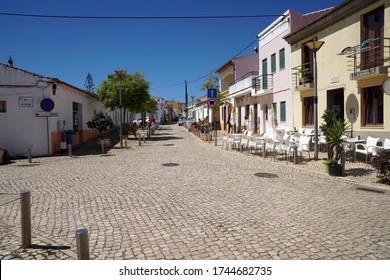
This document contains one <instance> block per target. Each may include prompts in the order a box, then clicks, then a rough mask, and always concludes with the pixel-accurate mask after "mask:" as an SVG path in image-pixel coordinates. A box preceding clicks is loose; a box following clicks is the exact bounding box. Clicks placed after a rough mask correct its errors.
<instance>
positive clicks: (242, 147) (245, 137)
mask: <svg viewBox="0 0 390 280" xmlns="http://www.w3.org/2000/svg"><path fill="white" fill-rule="evenodd" d="M249 138H250V137H249V136H248V135H243V136H242V137H241V141H240V152H243V151H245V150H247V149H248V144H249Z"/></svg>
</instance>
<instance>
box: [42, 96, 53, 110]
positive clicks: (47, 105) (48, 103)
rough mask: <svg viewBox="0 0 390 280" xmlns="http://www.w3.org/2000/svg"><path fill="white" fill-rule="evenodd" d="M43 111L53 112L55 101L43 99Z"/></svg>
mask: <svg viewBox="0 0 390 280" xmlns="http://www.w3.org/2000/svg"><path fill="white" fill-rule="evenodd" d="M41 109H42V110H43V111H45V112H51V111H52V110H53V109H54V101H53V100H52V99H50V98H44V99H42V100H41Z"/></svg>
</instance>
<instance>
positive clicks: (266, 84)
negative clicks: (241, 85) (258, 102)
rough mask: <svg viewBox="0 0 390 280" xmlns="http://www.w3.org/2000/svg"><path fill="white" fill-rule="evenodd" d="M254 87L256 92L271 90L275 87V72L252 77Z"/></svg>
mask: <svg viewBox="0 0 390 280" xmlns="http://www.w3.org/2000/svg"><path fill="white" fill-rule="evenodd" d="M252 87H253V88H254V89H255V92H256V93H257V92H259V91H270V90H272V89H273V87H274V76H273V74H263V75H260V76H257V77H255V78H253V79H252Z"/></svg>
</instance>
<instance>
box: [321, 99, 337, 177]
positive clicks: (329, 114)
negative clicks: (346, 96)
mask: <svg viewBox="0 0 390 280" xmlns="http://www.w3.org/2000/svg"><path fill="white" fill-rule="evenodd" d="M340 113H341V110H340V106H337V105H335V106H332V107H329V108H326V110H325V111H324V114H323V115H322V119H323V120H324V122H323V123H322V124H321V126H320V129H321V131H322V134H323V136H324V137H325V139H326V138H327V137H328V135H329V130H330V129H331V127H332V126H333V125H334V123H335V122H336V121H337V119H338V117H339V116H340ZM333 158H334V151H333V149H329V147H328V149H327V158H323V159H322V164H323V165H324V172H325V173H329V165H330V164H331V163H333Z"/></svg>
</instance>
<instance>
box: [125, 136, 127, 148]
mask: <svg viewBox="0 0 390 280" xmlns="http://www.w3.org/2000/svg"><path fill="white" fill-rule="evenodd" d="M125 149H127V135H125Z"/></svg>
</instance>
